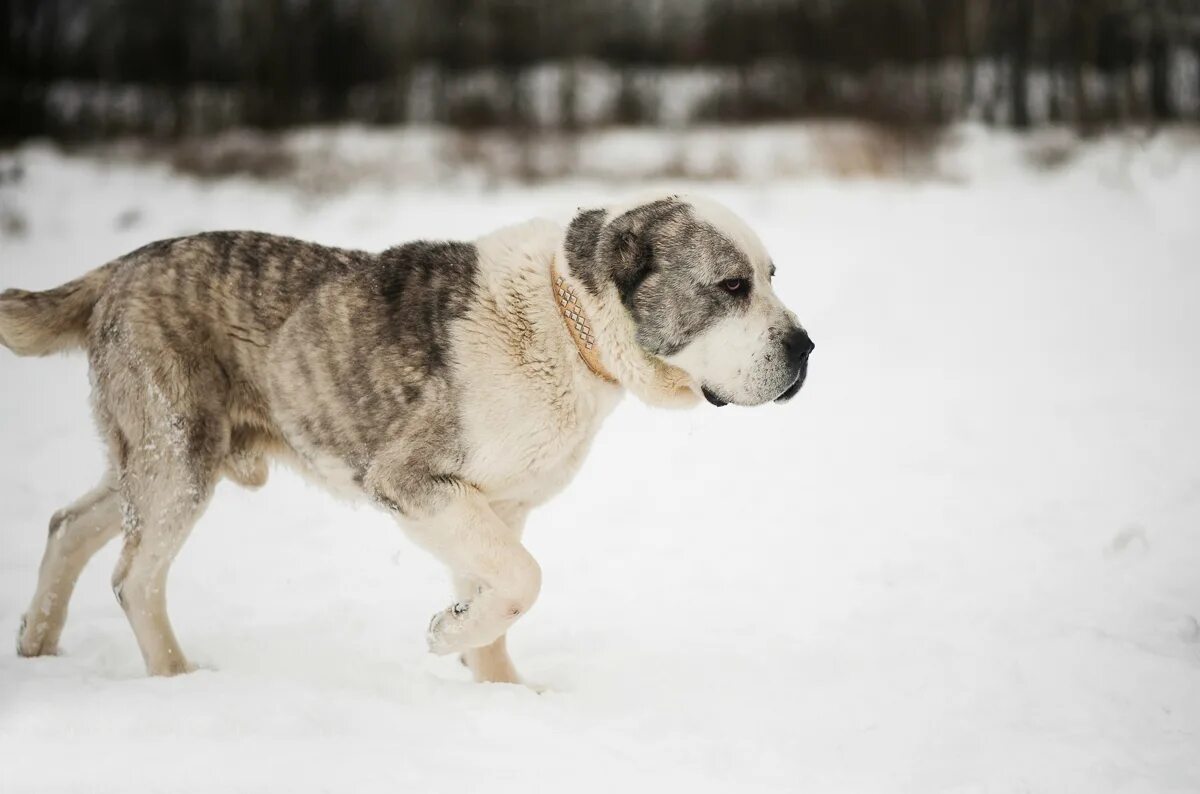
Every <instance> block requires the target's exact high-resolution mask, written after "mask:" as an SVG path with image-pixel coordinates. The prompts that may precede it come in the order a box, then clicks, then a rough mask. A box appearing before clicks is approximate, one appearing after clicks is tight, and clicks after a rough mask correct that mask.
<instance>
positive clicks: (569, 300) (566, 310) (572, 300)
mask: <svg viewBox="0 0 1200 794" xmlns="http://www.w3.org/2000/svg"><path fill="white" fill-rule="evenodd" d="M550 286H551V288H552V289H553V291H554V305H555V306H557V307H558V313H559V315H560V316H561V317H562V319H563V325H565V326H566V327H567V333H568V334H570V336H571V341H573V342H574V343H575V348H576V349H577V350H578V351H579V357H580V358H581V359H583V363H584V364H585V365H586V366H587V368H588V370H589V371H591V373H592V374H593V375H595V376H596V377H597V378H599V379H600V380H602V381H604V382H606V383H612V384H616V383H617V379H616V378H615V377H613V375H612V373H611V372H609V371H608V370H607V369H605V368H604V365H603V364H601V363H600V356H599V355H598V353H597V350H596V334H595V332H594V331H593V330H592V324H591V321H590V320H588V318H587V315H586V314H584V312H583V305H582V304H581V303H580V302H579V296H578V295H576V294H575V290H574V289H573V288H572V287H571V285H570V283H568V282H567V280H566V279H565V278H563V277H562V276H560V275H559V274H558V271H557V269H555V267H554V264H553V263H551V264H550Z"/></svg>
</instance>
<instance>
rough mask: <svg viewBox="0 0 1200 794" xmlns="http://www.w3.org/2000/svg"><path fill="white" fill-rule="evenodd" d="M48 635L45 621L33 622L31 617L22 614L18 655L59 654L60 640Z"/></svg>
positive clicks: (18, 632)
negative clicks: (30, 621) (30, 619)
mask: <svg viewBox="0 0 1200 794" xmlns="http://www.w3.org/2000/svg"><path fill="white" fill-rule="evenodd" d="M47 635H48V632H47V631H46V625H45V624H44V623H33V624H31V623H29V617H28V616H27V615H22V616H21V625H20V626H18V627H17V655H18V656H27V657H28V656H57V655H58V640H57V639H52V638H50V637H49V636H47Z"/></svg>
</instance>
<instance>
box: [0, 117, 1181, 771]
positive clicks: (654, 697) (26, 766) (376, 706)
mask: <svg viewBox="0 0 1200 794" xmlns="http://www.w3.org/2000/svg"><path fill="white" fill-rule="evenodd" d="M1019 149H1020V145H1019V144H1018V143H1016V142H1015V141H1013V140H1011V139H1007V138H999V137H989V136H983V135H981V134H978V133H973V134H970V135H967V136H966V139H965V142H964V143H963V144H962V145H961V146H959V147H958V148H957V149H955V150H954V151H951V152H948V153H946V155H945V157H946V158H948V159H949V161H950V162H949V164H950V165H952V166H953V169H952V170H953V171H954V174H955V177H954V178H953V179H935V180H930V181H925V182H905V181H872V180H851V181H836V180H833V179H830V178H827V177H819V176H817V177H813V178H810V179H807V180H794V181H787V182H783V181H772V180H768V179H756V180H754V181H753V182H744V183H742V184H735V183H720V182H716V183H708V184H703V185H693V186H684V187H690V189H695V190H703V191H706V192H709V193H711V194H714V195H715V196H716V197H718V198H720V199H722V200H724V201H726V202H727V203H729V204H730V205H732V206H733V207H735V208H736V209H737V210H739V211H740V212H742V213H743V214H744V215H745V216H747V217H748V218H749V219H750V220H751V222H752V223H753V224H754V225H755V226H756V228H757V229H758V230H759V231H760V233H761V235H762V237H763V238H764V240H765V241H766V243H767V245H768V247H769V248H770V249H771V250H772V252H773V254H774V257H775V261H776V262H777V264H778V266H779V275H778V278H777V280H776V283H777V287H778V289H779V290H780V292H781V293H782V294H783V296H784V297H785V299H786V300H787V301H788V302H789V303H790V304H791V305H792V306H793V308H795V309H796V310H797V311H798V313H799V315H800V317H801V319H802V320H803V321H804V323H805V324H806V326H807V327H808V328H809V330H810V331H811V333H812V335H813V337H814V339H815V340H816V343H817V350H816V353H815V354H814V358H813V363H812V368H811V371H810V376H809V383H808V385H807V386H806V387H805V389H804V391H803V392H802V393H801V394H800V396H799V397H798V398H797V399H796V400H795V401H793V403H791V404H790V405H787V406H770V407H764V408H760V409H753V410H749V409H738V408H726V409H724V410H719V411H718V410H716V409H713V408H711V407H708V406H705V407H702V408H698V409H696V410H695V411H692V412H686V413H670V412H656V411H651V410H650V409H647V408H645V407H643V406H641V405H638V404H636V403H635V402H633V400H632V399H629V400H627V401H626V402H625V403H624V404H623V405H622V407H621V408H620V409H619V410H618V411H617V413H616V415H615V416H614V417H613V418H612V419H611V420H610V423H609V425H608V426H607V427H606V428H605V429H604V430H603V431H602V433H601V436H600V439H599V442H598V444H597V445H596V448H595V450H594V453H593V455H592V456H591V458H590V459H589V460H588V462H587V464H586V465H585V467H584V469H583V471H582V473H581V475H580V476H579V477H578V479H577V480H576V481H575V482H574V484H573V485H572V486H571V487H570V488H569V489H568V491H567V492H566V494H565V495H564V496H563V497H561V498H560V499H559V500H558V501H556V502H554V503H553V504H551V505H549V506H547V507H546V508H544V509H543V510H542V511H540V512H539V513H536V514H535V515H534V517H533V519H532V521H531V523H530V527H529V531H528V534H527V538H528V544H529V546H530V548H531V549H532V550H533V552H534V554H535V555H536V556H537V557H538V558H539V560H540V561H541V563H542V566H543V569H544V572H545V584H544V588H543V590H542V595H541V599H540V601H539V603H538V605H537V607H536V608H535V609H534V610H533V611H532V612H531V613H530V615H529V616H528V617H526V618H525V619H523V620H522V621H521V622H520V624H519V625H518V627H517V628H516V629H515V630H514V632H513V634H512V636H511V643H510V645H511V647H512V649H513V654H514V658H515V659H516V661H517V665H518V668H519V669H521V670H522V672H523V673H524V675H525V676H526V677H527V678H528V679H530V680H531V681H533V682H536V683H538V684H541V685H543V686H545V687H546V688H547V689H546V691H545V692H544V693H543V694H535V693H534V692H533V691H531V690H527V689H524V688H517V687H512V686H503V685H476V684H473V683H470V682H469V681H468V680H467V674H466V671H465V670H463V669H462V668H461V667H460V666H459V665H458V664H457V662H455V661H454V660H453V659H440V658H434V657H432V656H430V655H428V654H427V653H426V652H425V647H424V629H425V625H426V623H427V621H428V619H429V616H430V615H431V614H433V613H434V612H435V611H437V610H439V609H441V608H443V607H444V606H445V604H446V603H447V599H448V597H449V589H448V584H447V582H446V581H445V578H444V576H443V574H442V572H441V570H440V569H439V568H438V566H437V564H436V563H435V562H433V561H432V559H430V558H428V557H427V556H426V555H425V554H424V553H423V552H421V551H419V550H418V549H417V548H416V547H414V546H412V545H411V544H410V543H409V542H408V541H407V540H406V539H405V538H404V537H403V536H402V534H401V532H400V531H399V530H398V529H397V528H396V527H394V526H393V525H392V524H391V523H390V522H389V520H388V519H387V518H386V517H385V516H383V515H380V514H377V513H375V512H372V511H371V510H370V509H368V508H354V507H350V506H347V505H344V504H341V503H339V502H336V501H334V500H333V499H332V498H331V497H329V496H326V495H325V494H323V493H322V492H320V491H317V490H315V489H313V488H312V487H310V486H307V485H305V484H303V483H302V482H301V481H300V480H299V479H298V478H297V477H296V476H294V475H293V474H291V473H290V472H288V471H286V470H276V471H275V472H274V473H273V475H272V481H271V483H270V484H269V485H268V486H267V487H266V488H265V489H264V490H263V491H262V492H259V493H254V494H252V493H248V492H245V491H241V490H239V489H238V488H237V487H236V486H234V485H232V484H229V483H225V484H223V485H222V486H221V487H220V488H219V490H218V494H217V498H216V499H215V501H214V503H213V506H212V507H211V509H210V510H209V511H208V513H207V514H206V515H205V517H204V519H203V520H202V522H201V523H200V525H199V526H198V527H197V528H196V530H195V532H194V533H193V535H192V537H191V540H190V541H189V543H188V545H187V546H186V547H185V549H184V551H183V553H182V554H181V556H180V558H179V560H178V562H177V563H176V565H175V567H174V572H173V576H172V579H171V614H172V617H173V619H174V622H175V626H176V629H177V631H178V632H179V634H180V639H181V642H182V643H183V645H184V647H185V649H186V650H187V651H188V652H189V653H190V655H191V657H192V660H193V661H195V662H197V663H199V664H200V665H202V668H203V669H202V670H201V671H199V672H197V673H195V674H192V675H188V676H183V677H179V678H175V679H169V680H168V679H147V678H145V677H144V674H143V670H142V663H141V659H140V656H139V654H138V652H137V648H136V645H135V643H134V640H133V635H132V632H131V631H130V630H129V628H128V626H127V625H126V622H125V619H124V617H123V615H122V614H121V612H120V610H119V608H118V607H117V605H116V603H115V601H114V599H113V597H112V594H111V593H110V592H109V587H108V579H109V575H110V571H111V569H112V566H113V562H114V559H115V555H116V547H115V545H114V546H111V547H110V548H107V549H105V550H104V552H102V553H101V555H100V556H99V557H98V558H97V560H96V561H95V562H94V563H93V565H92V566H91V567H90V568H89V569H88V570H87V571H86V572H85V574H84V577H83V579H82V580H81V582H80V584H79V587H78V590H77V593H76V597H75V600H74V603H73V605H72V610H71V619H70V621H69V622H68V625H67V630H66V632H65V635H64V639H63V646H64V653H63V655H62V656H59V657H57V658H43V659H34V660H28V659H20V658H17V657H16V656H15V654H14V652H13V651H12V650H11V649H10V650H7V651H4V652H2V653H0V791H3V792H6V794H9V793H11V794H26V793H27V792H28V793H32V792H89V794H91V793H95V794H103V793H104V792H121V793H122V794H125V793H126V792H205V793H206V794H207V793H209V792H232V791H238V792H241V791H246V792H374V791H388V792H397V791H399V792H443V791H444V792H464V791H517V790H521V791H552V792H568V791H569V792H575V791H604V792H608V791H614V790H615V791H631V792H634V791H636V792H642V791H653V792H674V791H713V792H754V791H780V792H791V791H805V792H913V793H914V794H928V793H930V792H962V793H963V794H966V793H967V792H971V793H972V794H976V793H978V794H983V793H984V792H988V793H992V792H1047V793H1048V794H1063V793H1064V792H1081V793H1086V794H1095V793H1096V792H1147V793H1152V794H1169V793H1170V792H1180V793H1181V794H1182V793H1183V792H1196V791H1198V790H1200V623H1198V622H1197V621H1198V619H1200V451H1198V450H1200V446H1198V442H1200V258H1198V256H1200V253H1198V252H1200V147H1197V146H1196V145H1195V143H1194V141H1193V142H1191V143H1189V142H1188V141H1187V140H1186V138H1184V137H1178V136H1175V137H1173V136H1160V137H1156V138H1153V139H1149V140H1142V141H1140V142H1139V141H1129V140H1117V139H1106V140H1101V141H1098V142H1095V143H1092V144H1089V145H1087V146H1086V147H1084V148H1083V149H1081V150H1080V151H1079V153H1078V154H1077V156H1075V157H1074V158H1073V159H1072V160H1071V161H1070V162H1069V163H1067V164H1066V165H1065V166H1064V167H1063V168H1061V169H1059V170H1056V171H1054V172H1051V173H1035V172H1033V171H1031V170H1029V169H1028V168H1027V167H1026V166H1025V165H1023V163H1024V159H1023V157H1021V156H1020V155H1019V153H1018V151H1019ZM5 159H6V160H11V156H9V157H7V158H5ZM18 159H19V160H20V161H21V162H22V164H23V167H24V170H25V177H24V179H23V180H22V181H21V182H20V183H19V184H17V185H11V184H10V185H7V186H3V187H0V209H3V210H4V211H5V212H6V213H8V217H10V218H11V217H14V216H15V215H19V216H20V217H21V218H22V219H23V224H24V233H23V235H21V236H16V235H10V236H7V237H0V287H10V286H20V287H24V288H40V287H49V286H51V285H55V284H57V283H59V282H62V281H65V280H67V279H68V278H70V277H73V276H75V275H77V274H79V273H82V272H83V271H84V270H86V269H88V268H91V267H93V266H95V265H98V264H100V263H102V262H104V261H106V260H108V259H110V258H112V257H114V256H116V255H118V254H121V253H124V252H125V251H127V250H130V249H132V248H134V247H137V246H138V245H140V244H141V243H143V242H146V241H148V240H151V239H155V238H160V237H165V236H171V235H178V234H182V233H187V232H193V231H199V230H203V229H213V228H229V227H234V228H245V227H251V228H256V229H263V230H268V231H274V232H282V233H288V234H294V235H298V236H303V237H307V238H311V239H316V240H319V241H322V242H326V243H333V244H345V245H353V246H356V247H367V248H382V247H385V246H387V245H389V244H392V243H394V242H398V241H403V240H406V239H409V238H413V237H418V236H424V237H439V236H456V237H463V236H471V235H474V234H477V233H481V232H484V231H486V230H489V229H491V228H494V227H496V226H498V225H502V224H505V223H508V222H511V221H517V220H521V219H524V218H526V217H529V216H531V215H535V214H543V213H546V212H555V213H561V212H562V211H563V210H564V209H566V210H567V211H569V210H570V208H572V207H574V206H576V205H579V204H592V203H597V202H599V201H602V200H604V199H606V198H611V197H614V196H619V195H621V194H623V193H627V192H630V191H635V190H642V189H644V188H645V185H639V184H634V183H633V182H631V181H625V182H620V183H616V182H605V183H585V182H569V183H555V184H552V185H547V186H542V187H538V188H530V187H518V186H511V187H499V188H496V189H494V190H490V191H486V192H484V191H481V190H478V189H476V188H473V187H471V186H470V185H455V184H449V185H447V186H443V187H442V188H440V189H436V190H433V189H431V188H430V187H428V186H416V185H410V186H405V185H404V182H403V180H402V179H401V180H391V181H367V182H365V183H364V184H362V185H360V186H359V187H358V188H357V189H351V190H348V191H345V192H339V193H334V194H329V195H324V196H320V197H314V196H311V195H307V194H303V193H301V192H299V191H297V190H296V189H294V188H293V187H289V186H287V185H280V184H270V183H255V182H251V181H247V180H243V179H237V180H228V181H222V182H197V181H194V180H192V179H188V178H184V177H180V176H177V175H173V174H172V173H170V172H169V171H168V170H166V168H165V167H163V166H145V165H141V166H139V165H135V164H128V163H125V164H112V163H110V164H105V163H102V162H100V161H98V160H95V159H88V158H76V157H67V156H64V155H61V154H57V153H54V152H52V151H51V150H49V149H46V148H43V147H30V148H26V149H24V150H21V151H20V152H19V153H18ZM10 225H11V226H19V225H21V224H20V223H16V222H14V223H13V224H10ZM99 473H100V448H99V444H98V442H97V441H96V438H95V434H94V433H93V431H92V429H91V424H90V418H89V414H88V408H87V379H86V373H85V364H84V360H83V358H82V357H80V356H75V357H70V358H54V359H49V360H28V359H17V358H14V357H13V356H11V355H9V354H8V353H7V351H0V627H7V629H6V630H8V631H15V629H16V626H17V623H18V620H19V616H20V613H21V612H22V611H23V609H24V608H25V605H26V600H27V599H28V597H29V596H30V595H31V594H32V591H33V586H34V581H35V574H36V570H37V564H38V561H39V559H40V556H41V552H42V546H43V541H44V538H45V534H46V529H45V528H46V522H47V519H48V518H49V516H50V514H51V513H52V512H53V511H54V510H56V509H57V508H59V507H62V506H63V505H65V504H67V503H68V502H70V501H71V500H73V499H74V498H75V497H77V496H78V495H79V494H81V493H82V492H83V491H85V490H87V489H88V488H89V487H90V486H91V485H92V484H93V481H94V480H95V478H96V477H97V476H98V475H99ZM10 648H11V646H10Z"/></svg>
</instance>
